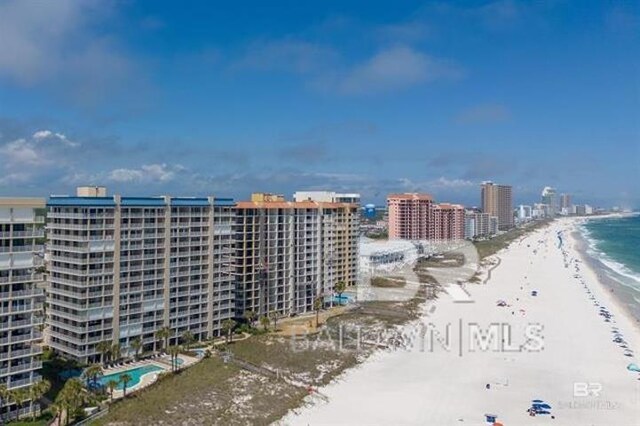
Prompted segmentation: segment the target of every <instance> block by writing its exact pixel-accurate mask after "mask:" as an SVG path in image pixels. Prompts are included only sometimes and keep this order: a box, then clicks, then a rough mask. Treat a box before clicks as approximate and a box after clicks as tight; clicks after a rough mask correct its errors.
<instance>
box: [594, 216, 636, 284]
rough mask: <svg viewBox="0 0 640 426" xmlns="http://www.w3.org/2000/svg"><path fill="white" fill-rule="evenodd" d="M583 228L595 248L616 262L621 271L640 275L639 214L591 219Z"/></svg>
mask: <svg viewBox="0 0 640 426" xmlns="http://www.w3.org/2000/svg"><path fill="white" fill-rule="evenodd" d="M585 228H586V229H587V231H588V234H587V235H588V238H589V239H590V240H591V241H592V243H593V248H594V249H595V250H597V251H599V252H601V253H602V254H604V255H605V256H607V257H608V258H609V259H610V261H614V262H617V263H618V265H616V267H617V268H619V269H621V272H625V273H631V274H633V275H636V274H637V275H639V276H640V250H638V248H640V215H639V216H631V217H622V218H612V219H600V220H591V221H589V222H587V224H586V225H585Z"/></svg>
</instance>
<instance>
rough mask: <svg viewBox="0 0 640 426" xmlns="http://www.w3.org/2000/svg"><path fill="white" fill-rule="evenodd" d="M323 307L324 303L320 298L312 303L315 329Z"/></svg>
mask: <svg viewBox="0 0 640 426" xmlns="http://www.w3.org/2000/svg"><path fill="white" fill-rule="evenodd" d="M323 305H324V301H323V300H322V296H318V297H316V300H314V301H313V309H314V310H315V311H316V328H318V327H319V326H320V310H321V309H322V306H323Z"/></svg>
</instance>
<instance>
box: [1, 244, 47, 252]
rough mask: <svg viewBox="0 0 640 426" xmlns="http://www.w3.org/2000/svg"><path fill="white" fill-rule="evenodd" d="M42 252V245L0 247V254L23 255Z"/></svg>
mask: <svg viewBox="0 0 640 426" xmlns="http://www.w3.org/2000/svg"><path fill="white" fill-rule="evenodd" d="M42 250H44V246H42V245H26V246H12V247H6V246H3V247H0V253H24V252H30V251H31V252H36V253H37V252H41V251H42Z"/></svg>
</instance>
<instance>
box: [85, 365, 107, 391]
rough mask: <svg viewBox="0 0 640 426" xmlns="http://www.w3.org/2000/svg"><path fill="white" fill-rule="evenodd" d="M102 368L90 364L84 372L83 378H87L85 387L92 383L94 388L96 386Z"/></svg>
mask: <svg viewBox="0 0 640 426" xmlns="http://www.w3.org/2000/svg"><path fill="white" fill-rule="evenodd" d="M102 375H103V373H102V366H101V365H100V364H92V365H90V366H89V367H87V369H86V370H84V376H85V377H86V378H87V385H88V384H89V382H93V385H94V387H95V386H96V385H97V384H98V379H99V378H100V377H102Z"/></svg>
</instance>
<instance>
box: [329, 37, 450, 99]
mask: <svg viewBox="0 0 640 426" xmlns="http://www.w3.org/2000/svg"><path fill="white" fill-rule="evenodd" d="M460 76H462V72H461V70H459V69H458V68H457V67H455V66H453V65H452V64H450V63H447V62H446V61H443V60H441V59H437V58H433V57H431V56H429V55H426V54H425V53H422V52H420V51H418V50H416V49H413V48H411V47H407V46H395V47H391V48H387V49H383V50H380V51H379V52H377V53H376V54H375V55H373V56H372V57H371V58H369V59H368V60H366V61H365V62H364V63H362V64H359V65H356V66H355V67H353V68H351V69H350V70H347V71H346V72H345V73H343V75H341V76H338V77H337V79H336V80H335V81H334V82H333V84H334V85H335V89H336V90H337V91H338V92H340V93H343V94H367V93H380V92H389V91H394V90H402V89H406V88H408V87H411V86H414V85H416V84H421V83H425V82H429V81H434V80H438V79H450V78H458V77H460Z"/></svg>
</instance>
